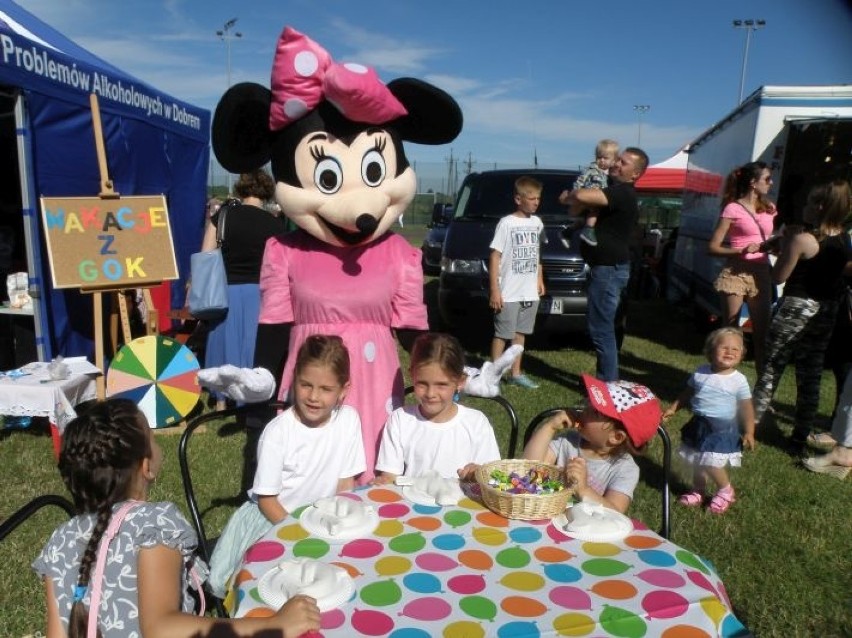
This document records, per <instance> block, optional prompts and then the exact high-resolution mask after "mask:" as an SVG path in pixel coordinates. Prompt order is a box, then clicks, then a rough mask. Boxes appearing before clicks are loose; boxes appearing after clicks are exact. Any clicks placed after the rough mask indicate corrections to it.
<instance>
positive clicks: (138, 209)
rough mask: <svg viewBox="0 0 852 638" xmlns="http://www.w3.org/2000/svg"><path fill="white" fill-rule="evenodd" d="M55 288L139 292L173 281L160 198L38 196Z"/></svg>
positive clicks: (168, 232)
mask: <svg viewBox="0 0 852 638" xmlns="http://www.w3.org/2000/svg"><path fill="white" fill-rule="evenodd" d="M41 213H42V223H43V224H44V231H45V232H44V235H45V237H46V239H47V251H48V255H49V258H50V271H51V275H52V277H53V287H54V288H94V289H98V288H101V289H121V288H139V287H143V286H146V285H150V284H156V283H158V282H161V281H166V280H172V279H177V278H178V271H177V262H176V260H175V250H174V243H173V241H172V231H171V226H170V225H169V213H168V208H167V207H166V200H165V197H163V196H162V195H154V196H147V195H138V196H137V195H133V196H128V197H119V198H109V199H106V198H100V197H42V198H41Z"/></svg>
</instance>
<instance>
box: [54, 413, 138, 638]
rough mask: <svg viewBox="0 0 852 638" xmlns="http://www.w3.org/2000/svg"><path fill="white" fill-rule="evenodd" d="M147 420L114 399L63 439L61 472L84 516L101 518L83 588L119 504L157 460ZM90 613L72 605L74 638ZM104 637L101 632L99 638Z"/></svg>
mask: <svg viewBox="0 0 852 638" xmlns="http://www.w3.org/2000/svg"><path fill="white" fill-rule="evenodd" d="M147 428H148V424H147V422H146V420H145V416H144V415H143V414H142V412H140V410H139V408H138V407H137V406H136V404H135V403H134V402H133V401H129V400H127V399H108V400H107V401H103V402H102V403H98V404H95V405H94V406H92V407H91V408H89V409H88V410H87V411H86V412H85V413H83V414H82V415H80V416H78V417H77V418H76V419H74V420H73V421H71V423H69V424H68V427H66V428H65V432H64V434H63V435H62V449H61V451H60V453H59V473H60V474H61V475H62V480H63V482H64V483H65V486H66V487H67V488H68V491H69V492H70V493H71V497H72V498H73V500H74V506H75V508H76V509H77V513H78V514H95V515H96V519H95V526H94V528H93V529H92V535H91V537H90V538H89V542H88V543H87V544H86V549H85V550H84V552H83V558H82V559H81V561H80V572H79V574H78V576H77V586H78V587H88V586H89V578H90V576H91V571H92V565H93V564H94V562H95V559H96V557H97V551H98V546H99V545H100V542H101V538H102V537H103V535H104V532H105V531H106V529H107V526H108V525H109V521H110V518H111V517H112V508H113V506H114V505H115V504H116V503H120V502H121V501H124V500H126V499H127V498H128V497H129V496H130V491H131V489H132V487H133V481H134V479H135V477H136V476H137V473H138V471H139V466H140V464H141V463H142V461H143V459H146V458H150V457H151V453H152V451H151V443H150V438H149V437H150V433H149V432H147ZM88 614H89V610H88V608H87V607H86V606H85V605H84V604H83V602H82V601H75V602H74V603H73V605H72V606H71V616H70V617H69V619H68V638H83V637H84V636H85V635H86V629H87V625H88ZM100 636H101V632H100V631H98V638H100Z"/></svg>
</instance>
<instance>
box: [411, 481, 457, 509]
mask: <svg viewBox="0 0 852 638" xmlns="http://www.w3.org/2000/svg"><path fill="white" fill-rule="evenodd" d="M402 495H403V496H404V497H405V498H407V499H408V500H409V501H411V502H412V503H415V504H416V505H438V502H437V501H436V500H435V497H434V496H432V495H430V494H428V493H427V492H424V491H422V490H418V489H417V488H416V487H414V486H413V485H405V486H403V488H402ZM462 498H464V492H463V491H462V489H461V487H459V493H458V499H456V502H455V503H454V505H458V502H459V501H460V500H461V499H462Z"/></svg>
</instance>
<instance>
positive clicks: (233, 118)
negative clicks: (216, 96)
mask: <svg viewBox="0 0 852 638" xmlns="http://www.w3.org/2000/svg"><path fill="white" fill-rule="evenodd" d="M271 102H272V93H271V92H270V90H269V89H267V88H266V87H263V86H261V85H260V84H254V83H252V82H243V83H241V84H235V85H234V86H232V87H231V88H230V89H228V90H227V91H226V92H225V95H223V96H222V99H221V100H219V104H218V105H217V106H216V113H215V114H214V115H213V130H212V138H213V153H215V154H216V159H217V160H219V163H220V164H221V165H222V167H223V168H225V169H226V170H228V171H230V172H231V173H248V172H250V171H253V170H255V169H257V168H260V167H261V166H263V165H264V164H266V163H267V162H268V161H269V158H270V155H271V149H272V137H273V135H272V133H271V132H270V131H269V105H270V103H271Z"/></svg>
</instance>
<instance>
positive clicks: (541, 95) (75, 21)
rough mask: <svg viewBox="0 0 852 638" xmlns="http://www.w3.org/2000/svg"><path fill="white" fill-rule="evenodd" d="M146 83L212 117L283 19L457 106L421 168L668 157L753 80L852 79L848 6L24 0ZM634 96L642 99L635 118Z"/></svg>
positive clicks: (265, 77)
mask: <svg viewBox="0 0 852 638" xmlns="http://www.w3.org/2000/svg"><path fill="white" fill-rule="evenodd" d="M18 1H19V2H20V4H21V5H22V6H23V7H24V8H26V9H27V10H29V11H31V12H32V13H34V14H35V15H36V16H38V17H39V18H41V19H42V20H44V21H45V22H47V23H48V24H50V25H51V26H53V27H54V28H56V29H58V30H60V31H62V32H63V33H65V34H66V35H67V36H68V37H70V38H72V39H73V40H75V41H76V42H77V43H78V44H80V45H82V46H84V47H86V48H88V49H90V50H91V51H92V52H94V53H95V54H97V55H99V56H100V57H102V58H105V59H107V60H109V61H110V62H112V63H113V64H115V65H116V66H118V67H120V68H122V69H124V70H126V71H128V72H129V73H131V74H133V75H135V76H136V77H138V78H139V79H141V80H144V81H145V82H147V83H149V84H152V85H153V86H155V87H157V88H159V89H161V90H164V91H166V92H168V93H171V94H172V95H174V96H175V97H178V98H180V99H183V100H185V101H187V102H190V103H193V104H197V105H199V106H202V107H204V108H208V109H210V110H211V111H212V110H213V109H215V106H216V103H217V101H218V99H219V97H220V96H221V95H222V93H223V92H224V90H225V88H226V85H227V57H228V56H227V46H226V43H225V42H224V41H222V40H221V39H220V38H218V37H217V36H216V31H217V30H218V29H221V28H222V26H223V24H224V23H225V21H226V20H228V19H230V18H234V17H236V18H238V22H237V24H236V27H235V30H236V31H238V32H240V33H242V37H241V38H239V39H233V40H231V79H232V82H243V81H251V82H258V83H261V84H264V85H265V86H268V85H269V72H270V69H271V66H272V55H273V51H274V48H275V43H276V40H277V38H278V35H279V34H280V32H281V30H282V28H283V27H284V26H285V25H291V26H293V27H295V28H296V29H298V30H300V31H303V32H304V33H306V34H307V35H309V36H310V37H312V38H313V39H315V40H316V41H317V42H319V43H320V44H321V45H322V46H324V47H325V48H326V49H327V50H328V51H329V52H330V53H331V55H332V57H334V59H335V60H338V61H344V62H346V61H348V62H360V63H362V64H366V65H370V66H373V67H375V68H376V70H377V71H378V73H379V75H380V77H381V78H382V79H383V80H385V81H388V80H391V79H393V78H395V77H400V76H414V77H418V78H421V79H424V80H427V81H430V82H432V83H433V84H436V85H438V86H440V87H441V88H443V89H445V90H447V91H448V92H449V93H450V94H452V95H453V96H454V97H455V98H456V99H457V100H458V101H459V103H460V104H461V107H462V110H463V112H464V116H465V125H464V130H463V132H462V134H461V135H460V137H459V138H458V139H457V140H456V141H455V142H453V143H452V144H450V145H447V146H442V147H427V146H418V145H410V146H409V155H410V156H411V157H412V158H413V159H415V160H417V161H419V162H433V161H434V162H443V161H444V160H445V158H446V157H448V156H449V154H450V149H452V152H453V154H454V155H455V156H456V157H462V158H463V159H465V160H466V159H468V158H470V159H472V161H473V163H474V168H480V169H484V168H489V167H491V166H493V164H495V163H498V164H508V165H515V166H518V165H532V161H533V154H534V152H536V153H537V155H538V160H539V164H540V165H541V166H547V167H572V168H574V167H577V166H578V165H581V164H582V165H584V164H586V163H587V162H588V161H590V160H591V158H592V155H593V149H594V144H595V142H596V141H597V140H598V139H600V138H603V137H611V138H614V139H616V140H618V141H619V142H621V143H622V145H623V146H625V145H635V144H636V143H637V138H638V136H639V120H640V117H641V145H642V146H643V147H644V148H645V149H646V150H647V151H648V153H649V155H650V156H651V160H652V162H659V161H662V160H664V159H665V158H667V157H669V156H670V155H672V154H674V153H675V152H676V151H677V149H678V148H679V147H681V146H682V145H684V144H685V143H687V142H689V141H690V140H691V139H693V138H694V137H696V136H697V135H698V134H699V133H700V132H701V131H703V130H705V129H706V128H708V127H709V126H711V125H712V124H714V123H715V122H717V121H718V120H720V119H721V118H722V117H723V116H725V115H726V114H727V113H728V112H729V111H730V110H731V109H732V108H734V107H735V106H736V103H737V100H738V96H739V89H740V73H741V69H742V62H743V49H744V45H745V41H746V31H745V30H743V29H736V28H734V27H733V26H732V24H731V22H732V20H733V19H747V18H760V19H764V20H766V26H765V27H764V28H762V29H760V30H757V31H756V32H754V33H753V34H752V37H751V42H750V48H749V55H748V66H747V71H746V82H745V94H746V95H748V94H749V93H751V92H752V91H754V90H755V89H756V88H757V87H758V86H760V85H770V84H790V85H798V84H843V83H850V82H852V11H850V9H849V8H848V6H847V3H846V2H844V1H843V0H703V1H698V0H644V1H643V0H632V1H626V0H609V1H608V2H597V3H596V2H584V3H580V2H571V1H567V0H548V1H546V2H545V1H539V2H535V1H528V2H518V0H462V1H450V0H419V1H409V0H357V1H356V0H349V1H346V0H323V1H317V0H249V1H248V2H245V1H243V2H240V1H236V0H18ZM634 105H649V106H650V109H649V110H648V111H647V112H646V113H645V114H644V115H641V116H639V115H637V112H636V110H635V109H634Z"/></svg>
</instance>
